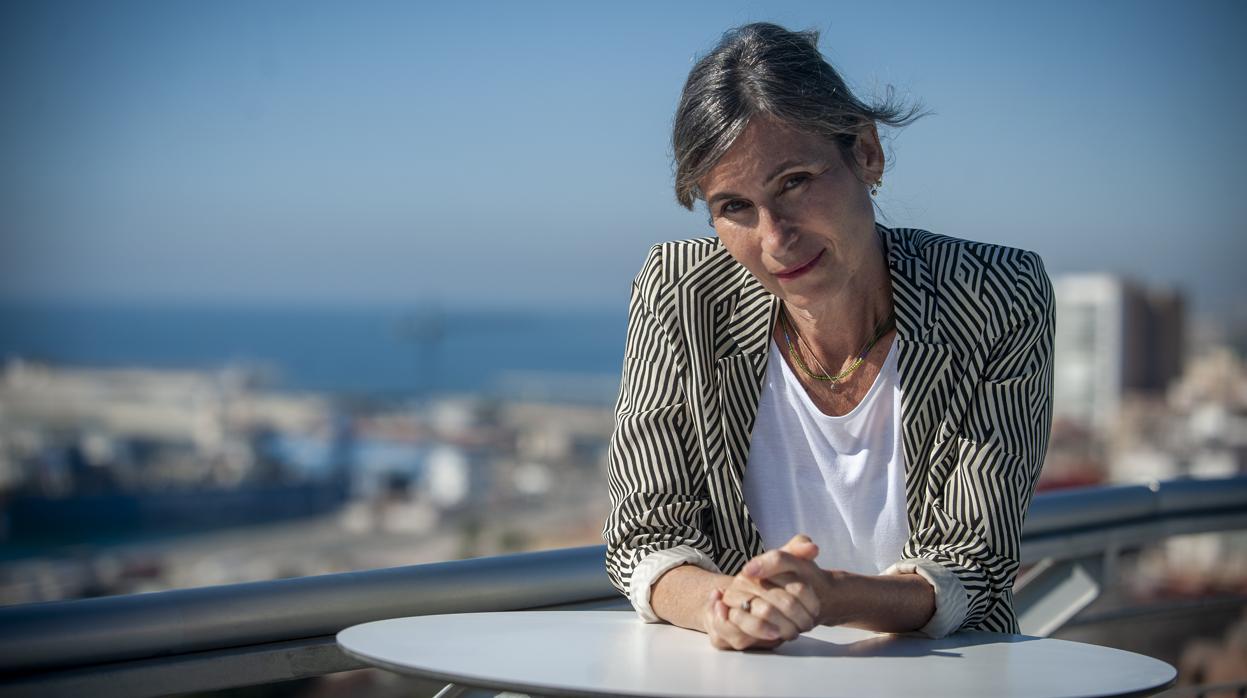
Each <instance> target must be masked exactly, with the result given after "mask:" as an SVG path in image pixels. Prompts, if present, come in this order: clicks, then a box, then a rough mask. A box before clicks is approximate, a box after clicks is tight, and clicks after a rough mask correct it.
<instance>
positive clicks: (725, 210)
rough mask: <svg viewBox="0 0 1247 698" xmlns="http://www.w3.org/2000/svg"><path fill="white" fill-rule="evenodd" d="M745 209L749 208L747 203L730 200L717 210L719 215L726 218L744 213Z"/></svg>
mask: <svg viewBox="0 0 1247 698" xmlns="http://www.w3.org/2000/svg"><path fill="white" fill-rule="evenodd" d="M747 208H749V202H748V201H741V200H740V199H732V200H731V201H728V202H726V203H724V204H723V206H722V207H721V208H720V209H719V215H720V216H727V215H730V214H733V213H740V212H741V211H744V210H745V209H747Z"/></svg>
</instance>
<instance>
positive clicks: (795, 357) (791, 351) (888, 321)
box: [779, 308, 896, 383]
mask: <svg viewBox="0 0 1247 698" xmlns="http://www.w3.org/2000/svg"><path fill="white" fill-rule="evenodd" d="M895 317H896V311H895V309H894V310H892V311H891V312H889V313H888V316H887V317H885V318H884V319H883V322H881V323H879V326H878V327H877V328H875V335H874V336H873V337H871V338H870V341H868V342H866V346H864V347H862V350H861V351H860V352H858V354H857V359H855V360H854V361H853V363H852V364H851V365H850V366H849V367H848V368H846V369H844V370H843V371H841V372H840V373H837V374H836V375H834V376H833V375H830V374H829V373H828V371H827V369H825V368H823V365H822V364H821V363H819V365H818V367H819V368H820V369H822V370H823V372H822V373H815V372H813V371H811V370H810V368H809V367H808V366H806V365H805V362H804V361H802V360H801V356H800V355H799V354H798V353H797V348H796V346H794V345H793V343H792V337H791V336H790V335H789V329H791V330H792V334H797V330H796V329H795V328H793V327H792V326H791V325H790V324H789V322H788V311H787V310H785V309H783V308H780V314H779V322H780V326H781V327H782V329H783V330H784V341H785V342H787V343H788V356H789V357H791V358H792V363H793V364H795V365H796V366H797V367H798V368H800V369H801V370H802V371H803V372H804V373H805V375H807V376H809V377H810V378H813V379H814V380H819V381H828V382H831V383H839V382H840V381H842V380H844V379H845V378H848V377H849V375H850V374H852V373H853V372H854V371H856V370H857V367H858V366H861V365H862V362H863V361H865V360H866V355H867V354H869V353H870V350H871V349H873V348H874V346H875V342H878V341H879V338H880V337H882V336H883V335H884V334H886V333H887V331H888V330H889V329H891V328H892V324H893V320H894V319H895ZM797 341H798V342H802V343H804V341H805V340H803V339H801V335H799V334H798V335H797ZM806 351H808V352H810V356H811V357H813V358H814V361H815V363H818V357H817V356H815V355H814V352H813V350H811V349H810V347H809V345H808V344H807V345H806Z"/></svg>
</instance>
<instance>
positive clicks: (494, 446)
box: [0, 0, 1247, 695]
mask: <svg viewBox="0 0 1247 698" xmlns="http://www.w3.org/2000/svg"><path fill="white" fill-rule="evenodd" d="M1245 19H1247V9H1245V8H1244V5H1243V4H1242V3H1239V2H1177V1H1176V0H1174V1H1172V2H1102V3H1073V2H1071V3H1033V4H1026V5H1021V6H1008V7H1002V6H1000V5H999V4H997V3H955V4H942V3H941V4H935V3H921V2H913V3H903V2H902V3H886V4H878V3H875V4H862V3H856V4H850V3H838V4H828V3H822V2H790V3H754V2H726V1H720V2H714V3H677V4H669V3H651V4H646V3H627V4H612V5H598V4H596V3H539V2H534V3H505V2H497V3H473V2H462V3H453V4H442V3H438V4H433V3H415V2H369V3H346V2H339V3H329V2H279V1H276V0H273V1H268V2H259V3H256V2H229V1H225V2H212V3H201V2H188V1H178V0H173V1H166V2H154V1H151V2H132V1H128V0H115V1H111V2H103V3H101V2H61V1H56V2H37V3H36V2H26V3H22V2H10V3H5V4H3V6H2V7H0V90H2V92H0V94H3V104H4V106H3V107H2V108H0V153H3V162H4V166H3V168H0V604H18V603H29V602H35V601H46V600H56V599H68V598H77V597H85V596H100V595H109V594H125V593H135V592H142V591H149V590H157V589H167V588H177V587H190V586H202V585H209V584H222V583H230V582H239V581H250V580H259V579H272V578H278V577H289V576H300V575H311V574H320V573H327V572H335V571H344V570H354V569H368V568H377V567H388V566H396V565H407V564H415V563H421V562H430V561H437V560H447V559H456V558H463V557H471V556H478V555H490V554H496V553H502V552H514V551H523V550H534V549H542V548H553V547H565V546H576V545H591V544H599V543H600V542H601V539H600V529H601V523H602V520H603V518H604V516H605V512H606V508H607V500H606V493H605V484H604V468H605V455H604V454H605V449H606V443H607V439H608V438H609V435H610V430H611V425H612V420H611V406H612V402H613V400H614V397H615V394H616V390H617V387H618V376H619V368H620V365H621V361H622V347H623V338H624V329H625V319H626V312H625V311H626V303H627V298H628V293H629V286H630V282H631V279H632V277H633V275H634V274H635V273H636V271H637V269H638V268H639V267H640V264H641V262H642V260H643V259H644V256H645V253H646V251H647V249H648V247H649V246H650V245H652V244H654V243H656V242H660V241H664V240H670V239H678V238H689V237H700V236H705V235H711V234H713V231H712V230H711V229H710V228H709V227H708V225H707V222H706V214H705V211H704V209H699V210H698V211H696V212H694V213H689V212H687V211H685V210H684V209H682V208H680V207H679V206H678V205H677V204H676V203H675V201H674V196H673V193H672V189H671V165H670V146H669V128H670V124H671V118H672V113H673V110H674V107H675V104H676V101H677V100H678V97H679V91H680V88H681V86H682V84H683V81H684V79H685V77H686V75H687V72H688V70H689V68H690V67H691V65H692V63H693V62H694V61H695V60H696V58H697V57H698V56H699V55H701V54H702V53H704V52H705V51H707V50H709V49H710V48H711V47H712V46H713V45H714V43H715V42H716V41H717V39H718V37H719V35H720V33H721V32H722V31H724V30H725V29H727V28H729V27H732V26H735V25H738V24H741V23H745V22H749V21H757V20H767V21H774V22H778V23H780V24H783V25H785V26H787V27H789V28H793V29H798V28H812V29H817V30H819V31H821V32H822V41H821V46H822V48H823V51H824V53H825V54H826V55H827V56H828V57H829V59H830V60H831V61H832V62H833V64H834V65H836V66H837V67H838V68H839V69H840V70H841V72H842V73H843V74H844V75H845V77H846V78H847V79H848V80H849V82H850V83H851V84H852V85H853V87H854V88H855V89H856V90H857V91H858V94H859V95H860V96H863V97H871V96H882V95H884V94H886V92H887V90H889V89H894V90H896V91H897V93H898V94H900V95H901V96H903V97H904V98H906V99H908V100H910V101H914V102H920V103H921V104H923V105H924V106H925V107H926V108H927V109H929V110H930V111H931V112H932V114H931V116H928V117H927V118H924V119H922V120H920V121H918V122H916V123H915V124H913V125H912V126H910V127H908V128H906V129H904V130H902V131H899V132H892V133H890V134H887V136H888V146H889V153H890V162H889V169H888V171H887V174H886V176H885V185H884V188H883V189H882V191H881V192H880V196H879V203H880V207H881V210H882V215H881V221H882V222H883V223H884V224H886V225H891V226H901V227H918V228H923V229H927V230H931V231H934V232H938V233H943V234H947V235H953V236H956V237H963V238H969V239H976V240H984V241H990V242H997V243H1003V244H1008V245H1014V246H1018V247H1023V248H1027V249H1031V250H1035V251H1037V252H1039V253H1040V254H1041V255H1042V257H1043V259H1044V260H1045V263H1046V264H1047V268H1048V272H1049V274H1050V275H1051V276H1052V278H1053V280H1054V282H1055V285H1056V292H1057V300H1058V325H1057V339H1056V341H1057V356H1056V376H1055V380H1056V401H1057V402H1056V415H1057V416H1056V420H1055V423H1054V425H1053V438H1052V444H1051V448H1050V450H1049V454H1048V459H1047V461H1046V463H1045V466H1044V471H1043V479H1042V481H1041V483H1040V487H1041V488H1042V489H1057V488H1068V487H1081V486H1089V485H1096V484H1101V483H1113V482H1146V481H1151V480H1163V479H1170V478H1177V477H1216V476H1224V475H1231V474H1235V473H1242V472H1244V470H1245V469H1247V370H1245V369H1244V365H1243V357H1244V352H1245V351H1247V275H1244V274H1243V273H1242V271H1241V268H1242V266H1243V262H1244V261H1245V260H1247V236H1245V235H1244V230H1243V225H1244V223H1243V221H1245V220H1247V197H1244V196H1243V194H1242V192H1243V191H1244V190H1247V171H1245V170H1244V169H1243V167H1242V166H1241V163H1240V161H1241V160H1242V158H1243V156H1244V155H1247V132H1245V131H1244V129H1243V128H1242V124H1244V123H1247V93H1245V92H1244V91H1243V90H1242V85H1243V84H1244V74H1245V72H1247V71H1245V70H1244V67H1245V66H1247V46H1245V44H1244V43H1243V42H1242V28H1243V26H1244V20H1245ZM1131 560H1132V562H1131V565H1132V567H1131V568H1130V570H1129V573H1128V574H1124V575H1122V580H1123V582H1122V584H1123V587H1122V588H1121V589H1119V590H1117V592H1116V595H1115V596H1113V598H1115V599H1117V601H1118V602H1120V600H1121V599H1129V600H1131V601H1132V602H1137V603H1142V602H1146V601H1147V600H1154V599H1165V598H1170V599H1172V598H1184V599H1205V598H1207V599H1224V598H1226V597H1230V598H1237V599H1239V603H1238V605H1236V606H1233V608H1235V609H1241V608H1242V605H1243V604H1242V599H1244V598H1247V541H1245V540H1244V538H1243V536H1242V534H1216V535H1207V536H1200V537H1195V538H1182V539H1171V540H1169V541H1166V542H1165V543H1163V544H1158V545H1157V546H1156V547H1155V548H1154V549H1147V550H1141V551H1138V554H1137V555H1135V556H1133V557H1132V558H1131ZM1221 615H1222V616H1224V617H1223V618H1222V621H1223V622H1221V623H1219V624H1215V623H1214V624H1212V625H1205V626H1201V627H1200V628H1188V629H1187V630H1186V631H1184V632H1186V635H1185V636H1184V637H1186V638H1187V639H1186V640H1184V641H1183V642H1182V643H1179V644H1178V645H1175V648H1174V649H1173V650H1172V654H1173V656H1171V657H1163V658H1167V659H1169V661H1173V662H1175V663H1177V662H1178V661H1180V660H1182V661H1195V660H1192V659H1190V657H1191V656H1196V655H1198V656H1197V658H1199V657H1212V658H1213V659H1208V660H1207V661H1208V662H1222V664H1218V665H1217V666H1225V667H1229V668H1228V669H1224V670H1220V669H1219V670H1218V671H1222V674H1225V675H1227V676H1229V677H1230V678H1234V676H1235V673H1234V672H1236V671H1240V670H1241V672H1242V675H1240V676H1238V678H1239V679H1247V623H1244V622H1242V621H1240V620H1238V616H1237V615H1235V613H1230V614H1228V615H1226V614H1221ZM1165 632H1170V630H1166V631H1165ZM1200 643H1203V644H1200ZM1192 647H1197V649H1191V648H1192ZM1210 648H1211V649H1210ZM1183 653H1186V654H1185V655H1184V654H1183ZM1192 653H1196V654H1192ZM1198 653H1202V654H1198ZM1240 653H1241V654H1240ZM1226 657H1228V659H1225V658H1226ZM1223 660H1224V661H1223ZM1200 661H1203V660H1200ZM1236 661H1237V662H1238V664H1235V662H1236ZM1236 667H1237V668H1236ZM344 676H347V678H343V677H344ZM1217 676H1221V674H1215V675H1214V678H1215V677H1217ZM1203 678H1205V679H1207V678H1208V677H1207V675H1205V676H1204V677H1203ZM1227 680H1228V679H1227ZM396 681H397V680H396V679H393V678H392V677H387V676H384V675H382V674H381V673H380V672H371V673H370V672H361V673H351V674H349V675H335V676H330V677H325V678H324V679H320V680H316V681H312V682H302V683H298V684H297V686H289V687H286V688H273V689H271V690H273V691H277V692H279V693H280V694H282V695H296V694H297V695H304V694H311V693H315V694H316V695H336V694H337V693H336V692H335V689H334V686H335V685H336V686H337V687H338V689H337V690H338V692H342V691H345V690H347V689H348V686H349V690H351V691H358V690H362V689H361V686H364V685H368V686H371V687H372V689H373V690H374V691H376V692H377V693H376V694H377V695H382V694H384V693H385V691H409V690H411V687H410V685H408V684H401V683H396ZM335 682H336V683H335ZM283 691H284V693H283Z"/></svg>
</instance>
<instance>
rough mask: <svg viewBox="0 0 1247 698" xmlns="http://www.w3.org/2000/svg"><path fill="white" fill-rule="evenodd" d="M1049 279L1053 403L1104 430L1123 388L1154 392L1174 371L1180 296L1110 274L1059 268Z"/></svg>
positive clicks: (1180, 335) (1058, 412)
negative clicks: (1053, 312)
mask: <svg viewBox="0 0 1247 698" xmlns="http://www.w3.org/2000/svg"><path fill="white" fill-rule="evenodd" d="M1053 286H1054V291H1055V293H1056V305H1057V311H1056V338H1055V343H1056V356H1055V366H1054V376H1053V380H1054V386H1053V389H1054V396H1053V403H1054V404H1053V410H1054V413H1055V416H1056V417H1057V418H1062V419H1067V420H1072V421H1075V422H1078V423H1080V424H1083V425H1084V426H1087V427H1089V428H1091V429H1093V430H1096V431H1100V432H1101V433H1102V432H1103V431H1104V430H1106V429H1108V428H1109V427H1110V426H1111V425H1112V423H1113V421H1114V420H1115V419H1116V417H1117V415H1118V412H1119V408H1120V404H1121V399H1122V397H1123V396H1124V395H1125V394H1126V393H1128V392H1148V393H1160V392H1162V391H1164V389H1165V388H1166V386H1168V384H1169V382H1170V381H1171V380H1173V379H1174V378H1176V377H1177V376H1178V375H1179V373H1180V371H1181V367H1182V366H1181V364H1182V352H1183V343H1184V342H1183V340H1184V334H1185V327H1184V317H1183V300H1182V297H1181V295H1180V294H1179V293H1177V292H1174V291H1158V290H1150V289H1145V288H1143V287H1142V286H1140V285H1138V284H1135V283H1132V282H1130V281H1127V280H1125V279H1121V278H1119V277H1116V276H1112V275H1109V274H1079V275H1070V276H1063V277H1059V278H1058V279H1056V281H1055V282H1054V284H1053Z"/></svg>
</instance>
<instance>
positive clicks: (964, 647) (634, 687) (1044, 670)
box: [338, 611, 1176, 698]
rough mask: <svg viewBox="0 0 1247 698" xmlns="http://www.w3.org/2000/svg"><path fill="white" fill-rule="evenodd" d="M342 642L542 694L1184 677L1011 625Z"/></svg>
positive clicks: (562, 623)
mask: <svg viewBox="0 0 1247 698" xmlns="http://www.w3.org/2000/svg"><path fill="white" fill-rule="evenodd" d="M338 645H339V646H340V647H342V649H343V650H344V651H345V652H346V653H347V654H349V655H351V656H353V657H355V658H357V659H360V660H362V661H364V662H367V663H369V664H372V665H374V666H380V667H384V668H386V669H390V670H393V671H397V672H400V673H404V674H413V675H418V676H422V677H425V678H431V679H436V680H442V681H447V682H450V683H455V684H459V685H466V686H476V687H484V688H491V689H498V690H504V691H522V692H527V693H535V694H541V695H623V696H689V697H695V696H724V697H726V696H742V697H743V696H751V697H757V696H766V697H767V698H785V697H792V698H796V697H798V696H802V697H803V696H898V697H899V696H903V697H904V698H917V697H918V696H957V697H958V698H963V697H965V696H992V697H993V698H995V697H998V696H1016V697H1018V698H1060V697H1064V696H1134V695H1148V694H1150V693H1153V692H1155V691H1159V690H1161V689H1163V688H1166V687H1168V686H1169V685H1171V684H1172V683H1173V681H1174V679H1175V677H1176V672H1175V671H1174V668H1173V667H1171V666H1169V665H1168V664H1166V663H1164V662H1162V661H1160V660H1157V659H1152V658H1151V657H1145V656H1143V655H1139V654H1134V653H1132V652H1125V651H1122V650H1116V649H1111V648H1108V647H1100V646H1097V645H1087V644H1083V643H1079V642H1069V641H1066V640H1053V639H1049V638H1038V637H1028V636H1025V635H1005V634H1000V633H981V632H967V633H958V634H955V635H952V636H949V637H946V638H944V639H941V640H930V639H926V638H921V637H913V636H906V635H885V634H876V633H872V632H869V631H865V630H856V629H853V628H842V627H835V628H831V627H820V628H816V629H814V630H812V631H810V632H808V633H805V634H804V635H802V636H801V637H799V638H797V639H796V640H794V641H793V642H789V643H786V644H784V645H781V646H780V647H779V648H777V649H775V650H772V651H757V652H721V651H718V650H715V649H714V648H712V647H711V646H710V644H709V642H707V640H706V636H705V635H702V634H701V633H698V632H694V631H691V630H684V629H682V628H677V627H674V626H670V625H656V624H646V623H642V622H641V621H640V620H638V619H637V617H636V615H635V614H633V613H631V612H620V611H539V612H538V611H530V612H513V613H469V614H455V615H440V616H418V617H414V618H394V619H391V620H382V621H376V622H372V623H364V624H361V625H356V626H353V627H350V628H347V629H346V630H343V631H342V632H340V633H338Z"/></svg>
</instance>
